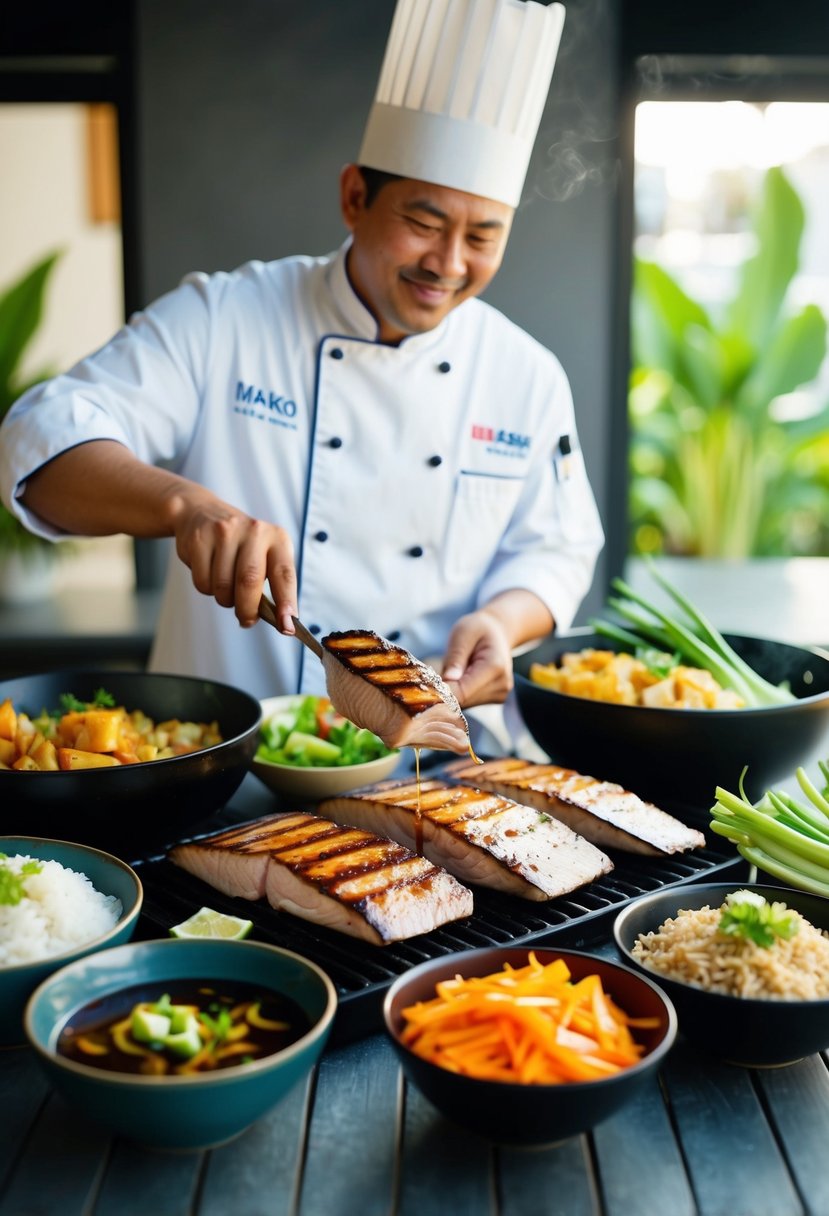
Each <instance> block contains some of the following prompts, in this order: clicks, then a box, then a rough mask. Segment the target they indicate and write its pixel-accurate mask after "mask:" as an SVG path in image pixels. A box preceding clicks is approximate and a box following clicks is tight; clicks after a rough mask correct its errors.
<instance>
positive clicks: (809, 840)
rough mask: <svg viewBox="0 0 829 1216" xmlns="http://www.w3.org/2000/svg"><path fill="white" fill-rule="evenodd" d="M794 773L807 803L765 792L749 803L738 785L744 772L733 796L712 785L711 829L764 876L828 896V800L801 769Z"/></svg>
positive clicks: (783, 795) (782, 794)
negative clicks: (734, 846) (730, 843)
mask: <svg viewBox="0 0 829 1216" xmlns="http://www.w3.org/2000/svg"><path fill="white" fill-rule="evenodd" d="M824 769H825V766H824V765H823V764H821V771H822V772H823V771H824ZM796 776H797V781H798V784H799V786H800V788H801V790H802V791H803V793H804V794H805V795H806V798H807V799H808V802H803V801H801V800H800V799H798V798H794V797H792V796H791V795H790V794H786V793H783V792H780V791H775V790H769V791H767V792H766V793H765V794H764V795H763V797H762V798H761V799H760V801H759V802H758V803H757V805H756V806H755V805H753V804H752V803H751V802H749V800H748V799H747V798H746V796H745V791H744V789H743V778H744V777H745V770H743V776H742V777H741V778H740V794H739V796H738V795H737V794H732V793H730V792H729V791H728V790H725V789H722V788H721V787H719V786H718V787H717V791H716V797H717V801H716V803H715V804H714V806H713V807H712V808H711V816H712V819H711V831H712V832H715V833H716V834H717V835H718V836H724V837H725V838H726V839H727V840H730V841H732V843H733V844H735V845H736V846H737V851H738V852H739V853H740V854H741V855H742V856H743V857H745V859H746V861H749V862H750V863H751V864H752V865H754V866H757V868H758V869H761V870H764V871H765V872H766V873H767V874H772V875H774V877H775V878H779V879H781V880H782V881H783V882H787V883H789V885H790V886H792V887H798V888H800V889H802V890H804V891H811V892H813V894H815V895H823V896H829V801H828V800H827V799H826V797H825V796H824V795H823V794H822V793H821V792H820V791H819V790H818V789H817V788H816V787H815V786H814V785H813V784H812V782H811V781H810V780H809V778H808V776H807V774H806V772H805V770H804V769H803V768H799V769H798V770H797V773H796Z"/></svg>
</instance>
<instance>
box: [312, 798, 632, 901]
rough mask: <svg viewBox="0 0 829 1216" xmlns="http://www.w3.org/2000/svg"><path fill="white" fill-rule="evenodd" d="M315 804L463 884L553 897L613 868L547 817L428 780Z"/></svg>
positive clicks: (503, 800)
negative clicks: (416, 853) (418, 849)
mask: <svg viewBox="0 0 829 1216" xmlns="http://www.w3.org/2000/svg"><path fill="white" fill-rule="evenodd" d="M318 810H319V812H320V814H321V815H327V816H329V817H330V818H331V819H333V820H335V821H336V822H337V823H342V824H350V825H352V826H354V827H359V828H364V829H366V830H367V831H370V832H380V831H382V832H384V833H385V834H386V835H388V836H391V837H392V838H393V839H394V840H397V841H399V842H400V844H402V845H405V846H406V848H412V847H415V846H416V844H417V837H418V835H419V834H420V835H421V836H422V852H423V854H424V856H426V857H428V858H429V859H430V860H431V861H433V862H434V863H435V865H439V866H443V867H444V868H445V869H447V870H449V872H450V873H452V874H455V875H456V876H457V877H458V878H460V879H461V880H462V881H464V882H473V883H478V884H480V885H482V886H485V887H492V888H494V889H495V890H499V891H506V892H508V893H510V894H513V895H520V896H521V897H522V898H523V899H534V900H544V899H553V898H554V897H555V896H557V895H565V894H566V893H567V892H568V891H573V890H575V889H576V888H577V887H581V886H583V885H584V884H585V883H588V882H592V881H593V879H594V878H598V877H599V875H600V874H607V873H608V872H609V871H610V870H612V869H613V863H612V862H611V860H610V858H609V857H606V856H605V854H604V853H602V852H600V850H599V849H597V848H596V847H595V845H592V844H590V843H589V841H587V840H584V839H582V837H581V836H578V835H576V833H575V832H572V831H571V830H570V828H568V827H565V825H564V824H562V823H559V822H558V821H557V820H554V819H551V818H550V817H549V816H548V815H545V816H540V815H539V814H538V813H537V812H536V811H533V810H531V809H530V808H529V807H526V806H522V805H521V804H520V803H518V802H514V801H513V800H512V799H510V798H503V797H501V796H500V795H498V794H490V793H485V792H484V791H483V790H479V789H473V788H472V787H471V786H466V785H452V784H449V783H448V782H444V781H439V780H437V779H434V778H431V779H429V780H425V781H421V782H420V813H419V815H418V785H417V782H416V781H411V780H406V779H403V780H391V781H379V782H378V783H377V784H376V785H372V786H366V787H365V788H364V789H361V790H355V791H353V792H352V793H349V794H343V795H341V796H339V797H337V798H329V799H326V800H325V801H323V802H321V803H320V805H319V807H318Z"/></svg>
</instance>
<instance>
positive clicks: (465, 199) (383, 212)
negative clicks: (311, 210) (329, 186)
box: [340, 165, 513, 343]
mask: <svg viewBox="0 0 829 1216" xmlns="http://www.w3.org/2000/svg"><path fill="white" fill-rule="evenodd" d="M340 187H341V195H340V197H341V205H342V212H343V218H344V219H345V222H346V224H347V226H348V228H349V229H350V230H351V233H352V237H353V243H352V246H351V249H350V251H349V255H348V273H349V277H350V279H351V284H352V286H353V287H354V290H355V291H356V292H357V294H358V295H359V296H360V298H361V299H362V301H363V303H364V304H365V305H366V307H367V308H368V309H369V310H370V312H371V313H372V314H373V316H374V317H375V318H376V320H377V325H378V335H377V336H378V338H379V340H380V341H381V342H388V343H397V342H400V341H401V340H402V339H403V338H405V337H407V336H408V335H409V334H419V333H424V332H425V331H426V330H429V329H434V327H435V326H436V325H439V324H440V322H441V321H442V320H443V318H444V317H445V316H446V315H447V313H449V312H451V311H452V309H453V308H456V307H457V306H458V304H461V303H462V302H463V301H464V300H466V299H468V298H469V297H470V296H477V295H479V294H480V293H481V292H482V291H483V290H484V288H485V287H487V285H488V284H489V283H490V281H491V279H492V277H493V275H494V274H495V272H496V270H497V269H498V267H499V266H500V265H501V259H502V258H503V256H504V249H505V247H506V243H507V237H508V236H509V230H510V224H511V223H512V216H513V209H512V207H508V206H507V205H506V204H505V203H496V202H493V201H492V200H490V199H485V198H479V197H478V196H477V195H475V194H465V193H463V191H461V190H450V189H447V188H446V187H444V186H433V185H430V184H429V183H428V182H420V181H414V180H412V179H411V178H399V179H397V180H393V181H390V182H388V183H387V184H386V185H384V186H383V187H382V189H381V190H380V191H379V192H378V193H377V195H376V196H375V198H374V199H373V201H372V202H371V203H369V202H368V200H367V192H366V183H365V180H364V178H363V175H362V173H361V172H360V170H359V169H358V168H357V166H356V165H347V166H346V167H345V169H344V170H343V172H342V178H341V182H340Z"/></svg>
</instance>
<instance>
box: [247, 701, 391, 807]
mask: <svg viewBox="0 0 829 1216" xmlns="http://www.w3.org/2000/svg"><path fill="white" fill-rule="evenodd" d="M303 699H304V698H303V697H302V695H301V694H294V695H291V696H284V697H267V698H266V699H265V700H264V701H262V702H261V706H262V722H263V724H264V723H265V722H267V721H268V719H269V718H271V717H273V715H274V714H276V713H279V712H281V711H284V710H291V709H294V708H296V707H298V706H299V705H300V704H301V703H302V701H303ZM399 763H400V752H391V753H390V754H389V755H388V756H380V758H379V759H377V760H367V761H366V762H365V764H342V765H332V766H331V767H330V768H328V767H314V768H303V767H300V766H299V765H294V764H272V763H271V762H270V761H268V760H260V759H259V758H258V757H257V756H255V755H254V758H253V761H252V764H251V772H252V773H254V774H255V775H256V776H257V777H258V778H259V780H260V781H262V782H263V783H264V784H265V785H266V786H267V787H268V789H270V790H273V792H274V793H275V794H280V795H284V796H285V797H289V798H298V799H301V800H302V801H303V802H317V801H319V800H321V799H322V798H333V797H335V796H336V795H337V794H342V793H344V792H345V791H346V790H354V789H358V788H359V787H360V786H363V785H373V784H374V782H375V781H382V780H383V779H384V778H385V777H389V776H391V774H392V772H393V771H394V770H395V768H396V767H397V765H398V764H399Z"/></svg>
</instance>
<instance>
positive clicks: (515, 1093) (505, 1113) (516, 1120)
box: [383, 946, 677, 1147]
mask: <svg viewBox="0 0 829 1216" xmlns="http://www.w3.org/2000/svg"><path fill="white" fill-rule="evenodd" d="M533 953H534V954H535V956H536V958H537V959H538V960H539V962H541V963H543V964H546V963H550V962H552V961H553V960H554V959H563V960H564V962H565V963H566V964H567V967H568V968H569V970H570V974H571V977H572V979H573V980H574V981H576V980H580V979H583V978H584V977H585V976H587V975H598V976H599V977H600V978H601V981H602V987H603V988H604V991H605V992H606V993H607V994H608V995H609V996H611V997H612V998H613V1000H614V1001H615V1002H616V1004H617V1005H618V1006H619V1007H620V1008H621V1009H622V1010H624V1012H625V1013H627V1014H628V1015H629V1016H631V1017H640V1018H645V1017H647V1018H656V1019H657V1022H658V1024H657V1026H656V1028H654V1029H649V1030H638V1031H636V1032H635V1033H636V1038H637V1040H638V1041H639V1042H640V1043H641V1044H643V1045H644V1047H645V1054H644V1055H643V1056H642V1058H641V1060H640V1061H639V1063H638V1064H635V1065H633V1067H631V1068H626V1069H624V1070H623V1071H622V1072H618V1073H615V1074H614V1075H612V1076H610V1077H607V1078H603V1079H601V1080H597V1081H581V1082H568V1083H564V1084H559V1085H521V1084H512V1083H509V1082H502V1081H482V1080H479V1079H477V1078H475V1077H468V1076H462V1075H460V1074H459V1073H455V1072H450V1071H449V1070H447V1069H445V1068H441V1067H440V1066H439V1065H437V1064H433V1063H431V1062H430V1061H429V1060H425V1059H423V1058H422V1057H421V1056H418V1055H416V1054H415V1053H414V1052H413V1051H411V1050H410V1049H409V1047H407V1046H406V1045H405V1044H404V1043H403V1042H402V1040H401V1037H400V1036H401V1033H402V1031H403V1028H404V1019H403V1012H402V1011H403V1010H404V1009H405V1008H406V1007H407V1006H409V1005H413V1004H415V1003H416V1002H417V1001H428V1000H431V998H432V997H433V996H434V995H435V985H436V984H438V983H439V982H440V981H441V980H447V979H452V978H453V977H454V976H456V975H460V976H463V977H469V976H476V975H477V976H484V975H491V974H493V973H495V972H498V971H501V970H502V969H503V967H504V965H505V964H507V963H509V964H510V965H511V966H513V967H523V966H525V965H526V964H527V961H528V958H529V954H530V951H529V949H527V948H526V947H517V946H516V947H501V946H498V947H494V948H489V947H487V948H484V949H481V950H468V951H465V952H464V953H462V954H455V955H452V956H451V957H449V958H441V959H437V960H435V961H433V962H428V963H422V964H421V965H420V966H418V967H413V968H412V970H411V971H408V972H406V974H405V975H402V976H400V978H399V979H397V980H396V981H395V983H394V984H392V986H391V988H390V989H389V991H388V993H387V994H386V999H385V1002H384V1005H383V1017H384V1021H385V1026H386V1030H387V1032H388V1035H389V1037H390V1039H391V1042H392V1045H393V1047H394V1049H395V1051H396V1052H397V1055H398V1057H399V1059H400V1063H401V1066H402V1068H403V1072H404V1074H405V1076H406V1078H407V1080H408V1081H409V1082H410V1083H411V1084H412V1085H415V1086H416V1087H417V1088H418V1089H419V1090H420V1091H421V1093H422V1094H423V1095H424V1097H426V1098H428V1100H429V1101H430V1102H431V1103H432V1105H433V1106H435V1107H436V1108H437V1109H438V1110H439V1111H440V1112H441V1114H443V1115H444V1116H445V1117H446V1118H447V1119H449V1120H450V1121H451V1122H453V1123H456V1124H458V1125H459V1126H460V1127H464V1128H466V1129H467V1130H468V1131H471V1132H474V1133H475V1134H477V1135H479V1136H482V1137H484V1138H486V1139H487V1140H491V1141H494V1142H495V1143H497V1144H505V1145H514V1146H519V1147H520V1146H523V1147H540V1146H543V1145H547V1144H554V1143H556V1142H557V1141H560V1140H564V1139H567V1138H568V1137H569V1136H575V1135H578V1134H580V1133H581V1132H585V1131H589V1130H590V1128H592V1127H595V1126H596V1124H598V1123H600V1122H602V1120H604V1119H607V1118H609V1117H610V1116H611V1115H613V1114H615V1112H616V1111H617V1110H619V1109H620V1108H621V1107H622V1106H624V1105H625V1103H626V1102H628V1101H630V1100H631V1098H633V1097H634V1095H635V1094H636V1093H637V1092H638V1091H639V1089H640V1087H642V1086H643V1085H646V1084H648V1082H649V1081H653V1078H654V1076H655V1074H656V1072H657V1070H658V1068H659V1066H660V1064H661V1063H662V1061H663V1060H664V1058H665V1056H666V1055H667V1054H668V1052H669V1051H670V1049H671V1046H672V1045H673V1042H674V1039H675V1037H676V1027H677V1023H676V1014H675V1013H674V1009H673V1006H672V1005H671V1002H670V1000H669V999H667V998H666V997H665V995H664V994H663V993H662V992H661V991H660V989H659V988H658V987H657V985H656V984H654V983H652V981H651V980H649V979H646V978H645V977H644V976H641V975H638V974H636V973H635V972H633V971H630V970H628V968H626V967H620V966H619V965H618V963H613V962H610V961H608V960H606V959H601V958H598V957H596V956H594V955H591V954H583V953H580V952H578V951H575V950H553V949H536V950H534V951H533Z"/></svg>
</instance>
